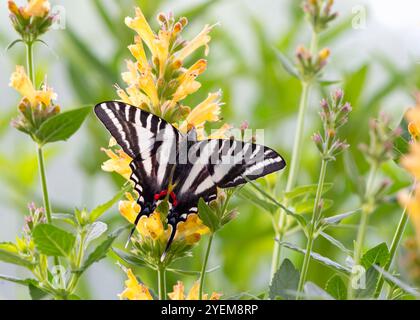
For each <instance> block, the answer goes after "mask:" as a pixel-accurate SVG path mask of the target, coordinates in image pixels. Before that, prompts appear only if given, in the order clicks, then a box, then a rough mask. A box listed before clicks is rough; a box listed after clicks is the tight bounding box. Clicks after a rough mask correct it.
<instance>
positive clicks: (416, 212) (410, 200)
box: [398, 185, 420, 247]
mask: <svg viewBox="0 0 420 320" xmlns="http://www.w3.org/2000/svg"><path fill="white" fill-rule="evenodd" d="M398 201H399V202H400V204H401V206H404V207H407V212H408V215H409V216H410V219H411V221H412V223H413V225H414V229H415V230H416V239H417V244H418V246H419V247H420V185H417V187H416V190H415V194H414V196H410V195H409V194H408V193H406V192H403V193H400V194H399V195H398Z"/></svg>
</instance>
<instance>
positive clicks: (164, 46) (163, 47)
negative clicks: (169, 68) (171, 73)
mask: <svg viewBox="0 0 420 320" xmlns="http://www.w3.org/2000/svg"><path fill="white" fill-rule="evenodd" d="M170 40H171V33H170V32H169V31H165V30H160V31H159V36H158V39H156V40H155V50H156V52H155V56H156V58H157V59H158V61H159V76H160V77H163V75H164V72H165V67H166V61H167V59H168V54H169V42H170Z"/></svg>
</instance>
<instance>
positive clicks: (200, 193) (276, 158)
mask: <svg viewBox="0 0 420 320" xmlns="http://www.w3.org/2000/svg"><path fill="white" fill-rule="evenodd" d="M285 165H286V163H285V161H284V159H283V158H282V157H281V156H280V155H279V154H278V153H277V152H275V151H274V150H272V149H270V148H268V147H265V146H263V145H259V144H253V143H248V142H243V141H236V140H227V139H210V140H204V141H200V142H197V143H195V144H194V145H193V146H191V147H190V148H189V150H188V161H187V164H185V165H178V166H177V169H176V175H175V176H176V180H177V181H178V183H177V185H176V190H175V193H176V195H177V199H178V202H179V206H180V207H182V209H183V210H182V212H184V213H194V212H197V204H198V200H199V199H200V198H203V199H204V200H205V201H206V202H209V201H211V200H213V199H215V198H216V196H217V188H230V187H235V186H238V185H241V184H243V183H246V182H247V180H246V179H248V180H255V179H257V178H260V177H263V176H265V175H267V174H269V173H272V172H275V171H279V170H281V169H283V168H284V167H285ZM179 212H181V210H180V211H179Z"/></svg>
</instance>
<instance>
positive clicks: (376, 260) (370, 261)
mask: <svg viewBox="0 0 420 320" xmlns="http://www.w3.org/2000/svg"><path fill="white" fill-rule="evenodd" d="M388 260H389V250H388V246H387V245H386V243H385V242H382V243H381V244H379V245H377V246H376V247H374V248H372V249H370V250H368V251H367V252H366V253H365V254H364V255H363V256H362V259H361V263H362V265H363V267H364V268H365V269H369V268H370V267H371V266H372V265H375V264H376V265H379V266H380V267H383V266H384V265H385V264H386V263H387V262H388Z"/></svg>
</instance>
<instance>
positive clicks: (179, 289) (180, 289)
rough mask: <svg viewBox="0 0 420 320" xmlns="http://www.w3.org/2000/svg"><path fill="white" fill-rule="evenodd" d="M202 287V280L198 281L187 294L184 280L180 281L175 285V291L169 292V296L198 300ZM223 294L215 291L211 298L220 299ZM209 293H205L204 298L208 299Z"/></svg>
mask: <svg viewBox="0 0 420 320" xmlns="http://www.w3.org/2000/svg"><path fill="white" fill-rule="evenodd" d="M199 289H200V282H199V281H196V282H195V283H194V285H193V286H192V288H191V289H190V291H189V293H188V295H187V296H185V294H184V291H185V289H184V284H183V283H182V281H178V282H177V284H176V285H174V287H173V291H172V292H171V293H168V297H169V299H171V300H198V291H199ZM221 296H222V294H220V293H216V292H213V293H212V294H211V296H210V300H219V299H220V297H221ZM207 297H208V295H207V294H203V300H207Z"/></svg>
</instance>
